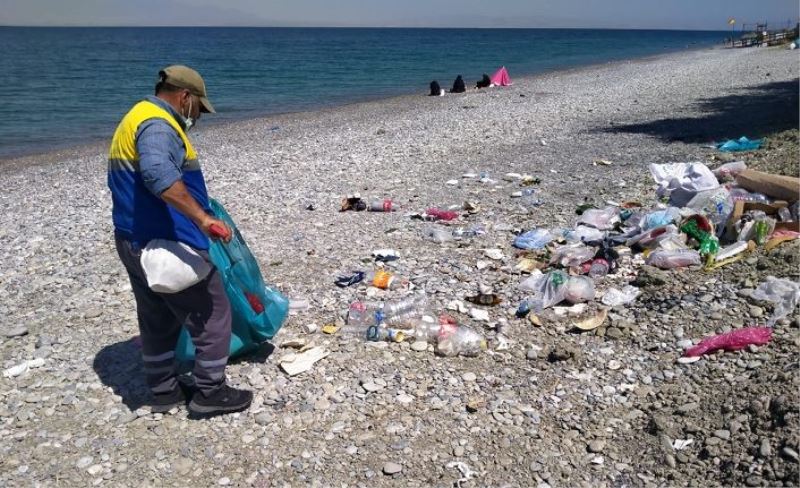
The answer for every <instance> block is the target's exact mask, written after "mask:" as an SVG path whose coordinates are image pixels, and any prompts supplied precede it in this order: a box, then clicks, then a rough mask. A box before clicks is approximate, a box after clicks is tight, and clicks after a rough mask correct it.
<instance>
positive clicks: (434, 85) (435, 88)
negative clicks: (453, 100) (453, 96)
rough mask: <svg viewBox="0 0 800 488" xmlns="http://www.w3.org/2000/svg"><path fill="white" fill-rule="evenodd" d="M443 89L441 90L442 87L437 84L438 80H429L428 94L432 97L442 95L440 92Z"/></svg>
mask: <svg viewBox="0 0 800 488" xmlns="http://www.w3.org/2000/svg"><path fill="white" fill-rule="evenodd" d="M443 91H444V90H442V87H441V86H439V82H438V81H436V80H433V81H431V94H430V96H432V97H439V96H442V95H443V93H442V92H443Z"/></svg>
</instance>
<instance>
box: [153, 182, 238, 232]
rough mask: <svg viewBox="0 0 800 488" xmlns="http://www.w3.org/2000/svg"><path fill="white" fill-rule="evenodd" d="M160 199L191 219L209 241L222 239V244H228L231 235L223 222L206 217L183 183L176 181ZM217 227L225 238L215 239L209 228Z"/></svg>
mask: <svg viewBox="0 0 800 488" xmlns="http://www.w3.org/2000/svg"><path fill="white" fill-rule="evenodd" d="M161 199H162V200H164V201H165V202H167V203H168V204H170V205H172V206H173V207H175V208H176V209H178V211H180V212H181V213H182V214H184V215H185V216H187V217H189V218H190V219H192V222H194V223H195V225H197V227H199V228H200V230H201V231H203V233H204V234H205V235H207V236H208V237H210V238H211V239H222V240H223V241H224V242H230V240H231V237H232V236H233V233H232V232H231V229H230V228H229V227H228V226H227V225H226V224H225V222H223V221H221V220H219V219H215V218H214V217H212V216H211V215H208V214H207V213H206V211H205V210H203V208H202V207H200V205H199V204H198V203H197V201H196V200H195V199H194V198H193V197H192V195H191V194H190V193H189V190H187V189H186V185H184V184H183V181H181V180H178V181H176V182H175V183H173V184H172V186H170V187H169V188H167V189H166V190H164V192H163V193H162V194H161ZM212 225H217V226H219V227H222V228H223V229H224V230H225V232H224V233H225V236H223V237H217V236H216V235H215V234H214V233H213V232H212V231H211V226H212Z"/></svg>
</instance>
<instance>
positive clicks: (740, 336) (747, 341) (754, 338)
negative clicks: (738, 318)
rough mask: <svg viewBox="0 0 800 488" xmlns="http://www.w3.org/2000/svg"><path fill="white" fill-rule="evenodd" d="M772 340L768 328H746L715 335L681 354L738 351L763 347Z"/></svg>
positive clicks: (691, 354)
mask: <svg viewBox="0 0 800 488" xmlns="http://www.w3.org/2000/svg"><path fill="white" fill-rule="evenodd" d="M770 338H772V329H771V328H769V327H746V328H744V329H739V330H734V331H732V332H728V333H725V334H720V335H715V336H712V337H709V338H707V339H703V340H702V341H700V343H699V344H697V345H696V346H694V347H691V348H689V349H687V350H686V352H684V353H683V355H684V356H702V355H703V354H708V353H712V352H714V351H718V350H720V349H722V350H724V351H738V350H740V349H744V348H746V347H747V346H749V345H751V344H752V345H756V346H763V345H764V344H766V343H767V342H769V340H770Z"/></svg>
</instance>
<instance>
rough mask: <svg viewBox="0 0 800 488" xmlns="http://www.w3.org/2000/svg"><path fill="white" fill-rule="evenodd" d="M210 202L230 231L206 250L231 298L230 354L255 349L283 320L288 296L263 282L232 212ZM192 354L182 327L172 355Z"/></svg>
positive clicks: (189, 356)
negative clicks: (225, 238) (230, 213)
mask: <svg viewBox="0 0 800 488" xmlns="http://www.w3.org/2000/svg"><path fill="white" fill-rule="evenodd" d="M210 204H211V210H212V211H213V212H214V214H215V215H216V217H217V218H218V219H220V220H223V221H224V222H225V223H226V224H228V227H230V228H231V230H232V231H233V236H232V238H231V241H230V242H228V243H224V242H222V241H221V240H212V241H211V245H210V247H209V249H208V254H209V255H210V257H211V261H212V262H213V263H214V266H216V268H217V271H218V272H219V274H220V276H221V278H222V282H223V284H224V285H225V292H226V293H227V295H228V300H230V302H231V315H232V319H233V324H232V334H231V347H230V354H229V355H230V357H231V358H234V357H236V356H241V355H243V354H247V353H248V352H251V351H253V350H255V349H257V348H258V346H259V345H260V344H261V343H263V342H265V341H267V340H269V339H272V338H273V337H274V336H275V334H276V333H277V332H278V330H279V329H280V328H281V326H282V325H283V322H284V321H285V320H286V315H287V314H288V312H289V300H287V299H286V297H284V296H283V295H281V294H280V292H278V291H276V290H273V289H272V288H270V287H268V286H267V285H265V284H264V278H263V277H262V276H261V270H260V269H259V267H258V263H257V262H256V259H255V257H253V254H252V253H251V252H250V249H249V248H248V247H247V244H246V243H245V241H244V238H243V237H242V235H241V234H240V233H239V229H237V228H236V224H235V223H234V222H233V219H232V218H231V216H230V215H228V212H226V211H225V208H224V207H223V206H222V205H221V204H220V203H219V202H217V201H216V200H214V199H211V201H210ZM194 354H195V350H194V344H192V339H191V337H190V336H189V331H188V330H186V328H185V327H184V328H183V330H182V331H181V335H180V338H179V339H178V346H177V348H176V351H175V355H176V357H177V359H178V361H192V360H194Z"/></svg>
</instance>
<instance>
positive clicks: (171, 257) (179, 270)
mask: <svg viewBox="0 0 800 488" xmlns="http://www.w3.org/2000/svg"><path fill="white" fill-rule="evenodd" d="M139 261H140V263H141V264H142V269H143V270H144V274H145V277H146V278H147V286H149V287H150V289H151V290H153V291H154V292H157V293H178V292H179V291H183V290H185V289H187V288H189V287H190V286H193V285H196V284H197V283H200V282H201V281H203V280H204V279H205V277H206V276H208V273H209V272H211V264H209V262H208V261H206V260H205V258H203V257H202V256H200V255H199V254H198V253H197V252H196V251H195V250H194V249H192V248H191V247H189V246H188V245H186V244H184V243H182V242H177V241H169V240H166V239H153V240H151V241H150V242H148V243H147V246H145V248H144V249H143V250H142V255H141V257H140V258H139Z"/></svg>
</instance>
